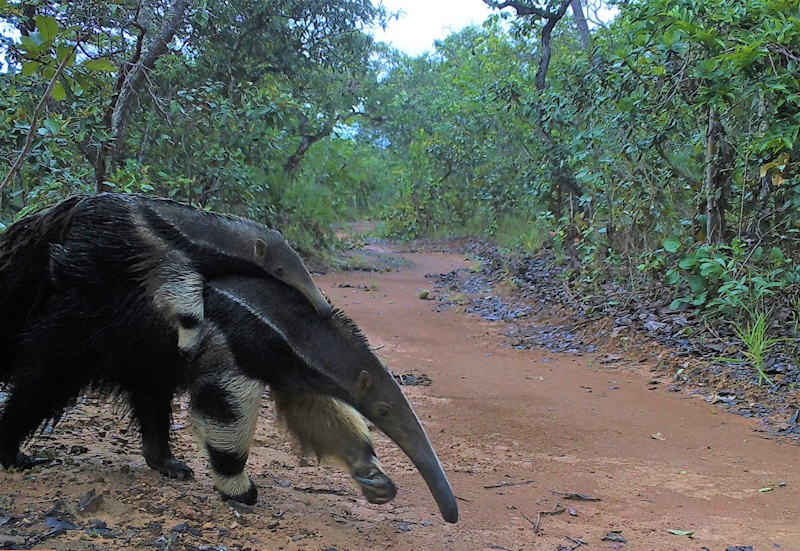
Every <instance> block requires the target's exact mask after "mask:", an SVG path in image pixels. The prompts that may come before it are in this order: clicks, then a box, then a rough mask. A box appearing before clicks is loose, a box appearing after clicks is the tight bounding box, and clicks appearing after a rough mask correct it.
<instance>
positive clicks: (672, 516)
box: [322, 254, 800, 551]
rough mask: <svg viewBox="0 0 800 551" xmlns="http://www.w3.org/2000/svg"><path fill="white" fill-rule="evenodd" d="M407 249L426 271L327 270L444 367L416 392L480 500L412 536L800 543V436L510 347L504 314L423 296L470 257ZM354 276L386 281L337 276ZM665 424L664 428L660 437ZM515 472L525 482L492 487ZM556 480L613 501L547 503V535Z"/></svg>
mask: <svg viewBox="0 0 800 551" xmlns="http://www.w3.org/2000/svg"><path fill="white" fill-rule="evenodd" d="M407 258H409V259H410V260H412V262H413V263H414V266H413V268H412V269H408V270H403V271H400V272H396V273H390V274H381V275H379V276H375V275H362V274H353V273H348V274H338V275H334V276H328V277H325V278H323V280H322V283H323V289H324V290H325V292H326V293H328V294H329V295H330V296H331V297H332V298H333V299H334V301H335V302H336V303H337V304H339V305H340V306H341V307H342V308H343V309H345V310H346V311H347V312H348V313H349V314H351V315H352V316H353V317H354V318H355V319H356V321H357V322H358V323H359V324H360V325H361V326H362V328H364V329H365V331H366V332H367V335H368V336H369V337H370V340H371V342H373V343H374V344H384V345H385V346H384V348H382V349H381V350H380V352H382V353H383V354H385V356H387V357H388V360H387V363H388V365H389V367H390V368H392V369H393V370H395V371H402V370H404V369H408V368H416V369H420V370H422V371H423V372H425V373H426V374H428V375H429V376H430V377H431V378H432V379H433V384H432V386H430V387H427V388H425V389H424V390H418V389H416V388H415V389H409V394H411V395H412V397H413V399H414V401H415V407H417V408H418V412H419V414H420V416H421V417H422V418H423V420H424V422H425V423H426V424H427V427H428V432H429V434H430V435H431V439H432V440H433V442H434V445H435V447H436V449H437V450H438V451H439V454H440V457H441V459H442V462H443V464H444V465H445V468H446V470H447V471H448V473H449V476H450V479H451V483H452V484H453V486H454V489H455V491H456V494H457V495H458V496H459V497H460V498H464V499H466V500H468V501H460V507H461V520H460V521H459V523H458V525H456V526H454V527H450V526H446V525H443V524H442V523H441V521H437V525H438V526H440V527H441V528H440V529H436V530H428V531H427V532H425V531H422V530H419V531H417V530H415V531H412V532H411V533H409V534H406V535H404V536H403V538H402V539H401V540H400V541H402V542H403V543H402V544H401V545H400V547H401V548H408V549H412V548H413V549H421V548H425V547H427V548H429V549H459V550H460V549H500V548H506V549H520V548H524V549H543V550H545V549H547V550H549V549H556V548H557V546H558V545H559V544H560V545H563V546H565V547H567V548H569V547H572V546H574V543H571V542H570V541H569V539H567V538H566V537H565V536H570V537H572V538H574V539H576V540H577V539H580V540H582V541H585V542H586V543H587V544H590V545H591V548H593V549H613V548H616V547H614V546H613V543H612V542H609V541H602V538H603V537H604V536H605V535H606V534H608V533H609V532H610V531H612V530H620V531H621V533H622V535H623V536H624V537H625V538H626V539H627V540H628V544H627V545H626V546H625V548H627V549H650V550H662V549H663V550H667V549H669V550H684V549H705V548H708V549H720V550H721V549H725V547H728V546H736V545H752V546H754V549H756V550H761V549H765V550H766V549H775V548H777V547H775V546H774V544H778V545H780V546H781V548H783V549H791V550H793V551H796V550H800V461H799V460H798V459H800V449H798V447H797V446H795V445H791V444H788V443H784V442H777V441H772V440H765V439H764V438H762V437H760V436H759V435H758V434H757V433H755V432H754V429H755V428H757V424H756V422H755V421H752V420H747V419H744V418H742V417H739V416H736V415H731V414H726V413H723V412H721V411H718V410H717V408H716V407H715V406H713V405H709V404H708V403H706V402H705V401H704V400H698V399H696V398H690V397H687V396H685V395H676V394H671V393H668V392H667V391H666V390H665V389H663V388H661V389H657V390H649V388H650V387H652V386H658V385H649V384H648V383H649V379H647V378H643V377H642V376H641V375H638V374H636V373H633V372H631V371H626V370H624V369H622V370H620V369H618V368H617V369H608V368H605V367H603V366H599V365H597V362H595V365H594V366H593V365H592V363H593V358H591V357H589V356H574V355H566V356H565V355H557V354H550V353H543V352H539V351H520V350H514V349H510V348H507V347H504V345H503V338H502V337H501V336H498V333H499V329H500V327H497V328H495V327H493V325H492V324H489V323H486V322H483V321H482V320H480V319H477V318H475V317H473V316H470V315H464V314H461V313H458V312H456V311H453V310H448V311H444V312H436V311H433V310H432V308H431V307H430V306H429V303H428V302H425V301H421V300H419V299H418V298H417V297H418V294H419V290H420V289H427V288H429V287H430V282H429V280H426V279H425V278H424V275H425V274H426V273H442V272H446V271H450V270H452V269H455V268H457V267H466V266H467V264H466V263H465V262H463V261H462V260H461V257H458V256H452V255H440V254H414V255H407ZM343 280H347V282H349V283H351V284H352V285H356V286H357V285H365V286H367V287H368V288H369V287H370V286H372V285H375V284H377V289H376V290H375V291H367V290H358V289H350V288H347V289H340V288H337V287H336V285H337V282H341V281H343ZM661 386H663V385H661ZM658 433H660V434H661V437H663V438H664V440H660V439H655V438H653V436H652V435H657V434H658ZM503 482H507V483H508V484H514V483H524V484H520V485H519V486H510V487H503V488H499V489H487V488H485V486H491V485H496V484H500V483H503ZM782 482H784V483H785V486H777V485H778V484H780V483H782ZM400 484H401V491H403V490H406V491H409V490H408V488H409V486H412V487H413V491H414V493H415V494H420V493H422V494H423V495H414V498H413V499H414V502H415V503H420V501H419V500H420V498H421V497H422V498H424V497H426V496H424V492H422V487H421V485H420V483H419V481H417V480H414V479H411V480H409V481H406V480H405V479H403V480H400ZM771 486H772V487H775V490H773V491H769V492H759V489H761V488H766V487H771ZM550 490H557V491H561V492H568V493H571V492H577V493H582V494H587V495H590V496H593V497H600V498H602V501H601V502H579V501H571V500H564V499H561V500H560V501H561V503H562V504H563V505H565V506H566V507H568V508H569V507H571V508H573V509H575V512H576V513H577V516H570V515H569V514H567V513H564V514H561V515H556V516H543V517H542V520H541V531H540V533H539V534H538V535H537V534H535V533H534V531H533V529H532V524H531V522H530V521H529V520H526V518H525V517H528V519H531V520H533V521H534V522H535V520H536V516H537V512H538V511H546V510H552V509H553V507H554V505H555V502H556V500H557V499H558V498H557V496H554V495H553V494H552V493H551V492H550ZM404 498H405V499H408V496H404V494H401V497H400V499H401V500H402V499H404ZM421 505H423V506H424V500H423V501H422V502H421ZM428 508H429V509H433V505H432V504H429V505H428ZM523 515H524V516H523ZM670 529H675V530H695V537H694V538H693V539H688V538H686V537H680V536H676V535H672V534H670V533H669V532H668V530H670ZM448 534H452V537H448ZM498 546H499V547H498Z"/></svg>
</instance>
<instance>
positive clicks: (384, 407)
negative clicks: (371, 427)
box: [375, 402, 392, 419]
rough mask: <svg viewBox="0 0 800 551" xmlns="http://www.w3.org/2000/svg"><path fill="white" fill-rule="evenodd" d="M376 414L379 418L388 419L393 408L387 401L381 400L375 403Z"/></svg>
mask: <svg viewBox="0 0 800 551" xmlns="http://www.w3.org/2000/svg"><path fill="white" fill-rule="evenodd" d="M375 414H376V415H377V416H378V419H386V418H387V417H389V416H390V415H391V414H392V408H391V406H389V404H387V403H385V402H379V403H377V404H376V405H375Z"/></svg>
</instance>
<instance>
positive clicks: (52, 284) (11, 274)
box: [0, 193, 331, 372]
mask: <svg viewBox="0 0 800 551" xmlns="http://www.w3.org/2000/svg"><path fill="white" fill-rule="evenodd" d="M223 275H248V276H266V275H269V276H273V277H275V278H277V279H279V280H281V281H283V282H285V283H288V284H289V285H291V286H293V287H295V288H296V289H298V290H299V291H300V292H301V293H303V295H304V296H305V297H306V298H307V299H308V300H309V301H310V302H311V303H312V304H313V305H314V307H315V308H316V309H317V311H318V312H319V313H320V314H321V315H322V316H323V317H330V315H331V307H330V305H329V304H328V301H327V300H326V299H325V297H324V296H323V294H322V293H321V292H320V290H319V289H318V288H317V286H316V285H315V284H314V282H313V280H312V278H311V275H310V274H309V273H308V271H307V270H306V268H305V266H304V265H303V261H302V260H301V259H300V257H299V256H298V255H297V253H296V252H295V251H294V249H292V248H291V247H290V246H289V244H288V243H287V242H286V240H285V239H284V238H283V236H281V234H280V233H279V232H277V231H274V230H271V229H269V228H267V227H265V226H263V225H261V224H258V223H256V222H253V221H251V220H247V219H244V218H239V217H235V216H228V215H221V214H217V213H212V212H207V211H203V210H200V209H196V208H194V207H191V206H188V205H184V204H182V203H177V202H175V201H171V200H168V199H154V198H150V197H145V196H142V195H126V194H118V193H101V194H99V195H79V196H74V197H70V198H69V199H66V200H64V201H63V202H61V203H59V204H57V205H56V206H54V207H53V208H51V209H49V210H47V211H43V212H39V213H36V214H33V215H30V216H28V217H25V218H23V219H21V220H20V221H18V222H17V223H15V224H13V225H12V226H11V227H10V228H9V229H8V230H7V231H6V232H4V233H2V234H0V311H2V312H3V316H2V320H1V321H0V353H2V352H3V349H4V348H5V344H6V342H5V337H4V336H3V335H9V334H12V333H13V332H14V328H15V327H17V326H19V325H20V324H21V323H22V320H23V319H24V317H25V316H26V315H27V314H28V312H30V311H32V310H33V311H35V309H36V307H37V304H38V303H39V302H41V301H42V300H43V299H44V298H45V297H46V296H48V294H49V293H51V292H54V291H57V290H58V289H62V288H66V287H79V288H84V289H89V290H90V292H91V289H92V288H94V287H98V286H99V287H113V288H116V289H117V291H118V292H138V293H140V294H141V295H142V298H143V299H146V300H150V301H152V302H153V303H154V305H155V308H156V311H157V315H158V316H160V317H162V318H163V319H164V320H165V321H166V322H167V324H168V325H170V326H172V327H173V328H174V329H175V330H176V331H177V334H178V343H177V345H178V347H179V349H180V350H181V351H182V352H184V353H191V352H193V351H194V350H195V347H196V345H197V342H198V338H199V335H200V333H201V327H202V322H203V320H204V312H203V296H202V293H203V284H204V281H205V280H206V279H210V278H212V277H217V276H223ZM2 370H3V367H2V361H0V372H2Z"/></svg>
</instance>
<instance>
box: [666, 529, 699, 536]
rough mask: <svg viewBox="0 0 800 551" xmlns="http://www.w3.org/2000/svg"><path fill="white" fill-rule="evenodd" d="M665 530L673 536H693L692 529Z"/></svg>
mask: <svg viewBox="0 0 800 551" xmlns="http://www.w3.org/2000/svg"><path fill="white" fill-rule="evenodd" d="M667 532H669V533H670V534H672V535H675V536H686V537H687V538H691V537H692V536H694V530H667Z"/></svg>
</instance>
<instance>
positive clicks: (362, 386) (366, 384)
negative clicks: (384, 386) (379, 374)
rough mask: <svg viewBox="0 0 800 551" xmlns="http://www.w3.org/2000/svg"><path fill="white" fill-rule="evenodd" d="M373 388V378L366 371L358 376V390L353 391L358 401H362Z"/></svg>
mask: <svg viewBox="0 0 800 551" xmlns="http://www.w3.org/2000/svg"><path fill="white" fill-rule="evenodd" d="M371 386H372V377H371V376H370V374H369V373H367V372H366V371H362V372H361V374H360V375H359V376H358V381H357V382H356V388H354V389H353V395H354V396H355V397H356V399H357V400H360V399H361V398H363V397H364V395H365V394H366V393H367V392H368V391H369V389H370V387H371Z"/></svg>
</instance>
